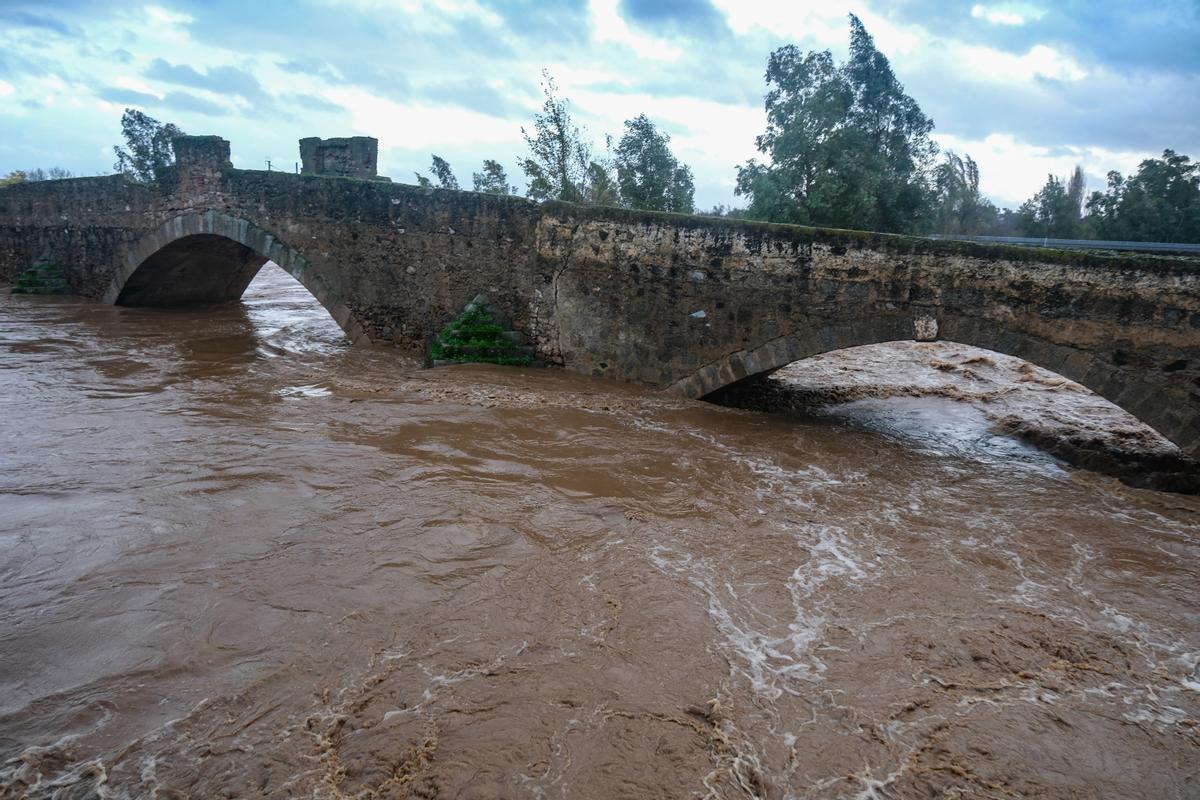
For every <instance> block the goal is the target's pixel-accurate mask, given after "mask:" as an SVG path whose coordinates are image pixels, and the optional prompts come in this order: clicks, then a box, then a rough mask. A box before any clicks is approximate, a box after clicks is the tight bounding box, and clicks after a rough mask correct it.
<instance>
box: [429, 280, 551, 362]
mask: <svg viewBox="0 0 1200 800" xmlns="http://www.w3.org/2000/svg"><path fill="white" fill-rule="evenodd" d="M429 360H430V361H431V362H432V363H433V366H435V367H438V366H444V365H446V364H465V363H478V364H505V365H512V366H528V365H530V364H532V363H533V348H531V347H529V346H527V345H524V344H522V343H521V335H520V334H519V333H517V332H516V331H514V330H512V328H511V327H509V326H508V325H507V324H506V323H505V322H504V320H503V318H501V317H500V315H498V314H497V313H496V312H495V310H494V309H493V308H492V307H491V305H490V304H489V303H488V300H487V298H486V297H485V296H484V295H479V296H477V297H476V298H475V299H474V300H472V301H471V302H470V303H468V304H467V306H466V308H464V309H463V311H462V313H461V314H459V315H458V317H457V318H455V320H454V321H453V322H451V323H450V324H449V325H447V326H446V327H445V328H443V329H442V332H441V333H439V334H438V337H437V339H435V340H434V342H433V345H432V346H431V347H430V348H429Z"/></svg>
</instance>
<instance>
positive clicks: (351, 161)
mask: <svg viewBox="0 0 1200 800" xmlns="http://www.w3.org/2000/svg"><path fill="white" fill-rule="evenodd" d="M378 163H379V140H378V139H375V138H373V137H371V136H350V137H347V138H341V139H318V138H317V137H315V136H310V137H309V138H307V139H301V140H300V171H301V172H302V173H303V174H305V175H336V176H338V177H343V178H367V179H370V178H375V177H377V173H378Z"/></svg>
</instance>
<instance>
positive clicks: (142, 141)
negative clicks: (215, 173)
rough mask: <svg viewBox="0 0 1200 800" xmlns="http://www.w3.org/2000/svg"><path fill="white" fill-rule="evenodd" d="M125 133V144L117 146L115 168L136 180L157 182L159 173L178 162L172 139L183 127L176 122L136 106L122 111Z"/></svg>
mask: <svg viewBox="0 0 1200 800" xmlns="http://www.w3.org/2000/svg"><path fill="white" fill-rule="evenodd" d="M121 135H122V136H123V137H124V138H125V147H120V146H117V147H113V152H114V153H115V154H116V156H117V162H116V163H115V164H113V169H115V170H116V171H117V172H121V173H124V174H126V175H128V176H129V177H131V178H133V179H134V180H136V181H141V182H142V183H153V182H154V181H156V180H158V176H159V174H160V173H161V172H162V171H163V170H164V169H165V168H167V167H169V166H170V165H171V164H173V163H175V151H174V150H173V149H172V148H171V140H172V139H174V138H175V137H176V136H182V135H183V131H182V130H180V129H179V128H178V127H176V126H175V125H174V124H173V123H170V122H167V123H162V122H159V121H158V120H156V119H154V117H151V116H148V115H146V114H144V113H142V112H141V111H138V110H137V109H133V108H127V109H125V113H124V114H122V115H121Z"/></svg>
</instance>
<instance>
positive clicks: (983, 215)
mask: <svg viewBox="0 0 1200 800" xmlns="http://www.w3.org/2000/svg"><path fill="white" fill-rule="evenodd" d="M998 215H999V211H997V209H996V206H994V205H993V204H992V203H991V201H989V200H987V199H986V198H984V197H983V196H982V195H980V193H979V165H978V164H976V163H975V160H974V159H973V158H971V157H970V156H965V157H962V158H960V157H959V156H958V154H957V153H955V152H954V151H953V150H951V151H947V152H946V154H945V156H944V158H943V159H942V162H941V163H940V164H938V166H937V167H936V168H935V169H934V170H933V229H934V231H935V232H937V233H946V234H961V235H966V236H975V235H979V234H982V233H984V232H986V231H989V230H992V229H994V228H995V227H996V224H997V222H998V219H997V217H998Z"/></svg>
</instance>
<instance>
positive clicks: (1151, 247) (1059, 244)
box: [927, 234, 1200, 254]
mask: <svg viewBox="0 0 1200 800" xmlns="http://www.w3.org/2000/svg"><path fill="white" fill-rule="evenodd" d="M927 238H929V239H948V240H950V241H954V242H991V243H994V244H1017V245H1025V246H1028V247H1053V248H1056V249H1083V250H1141V251H1144V252H1155V253H1195V254H1200V244H1186V243H1183V242H1110V241H1105V240H1102V239H1035V238H1027V237H1023V236H946V235H943V234H934V235H933V236H929V237H927Z"/></svg>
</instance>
